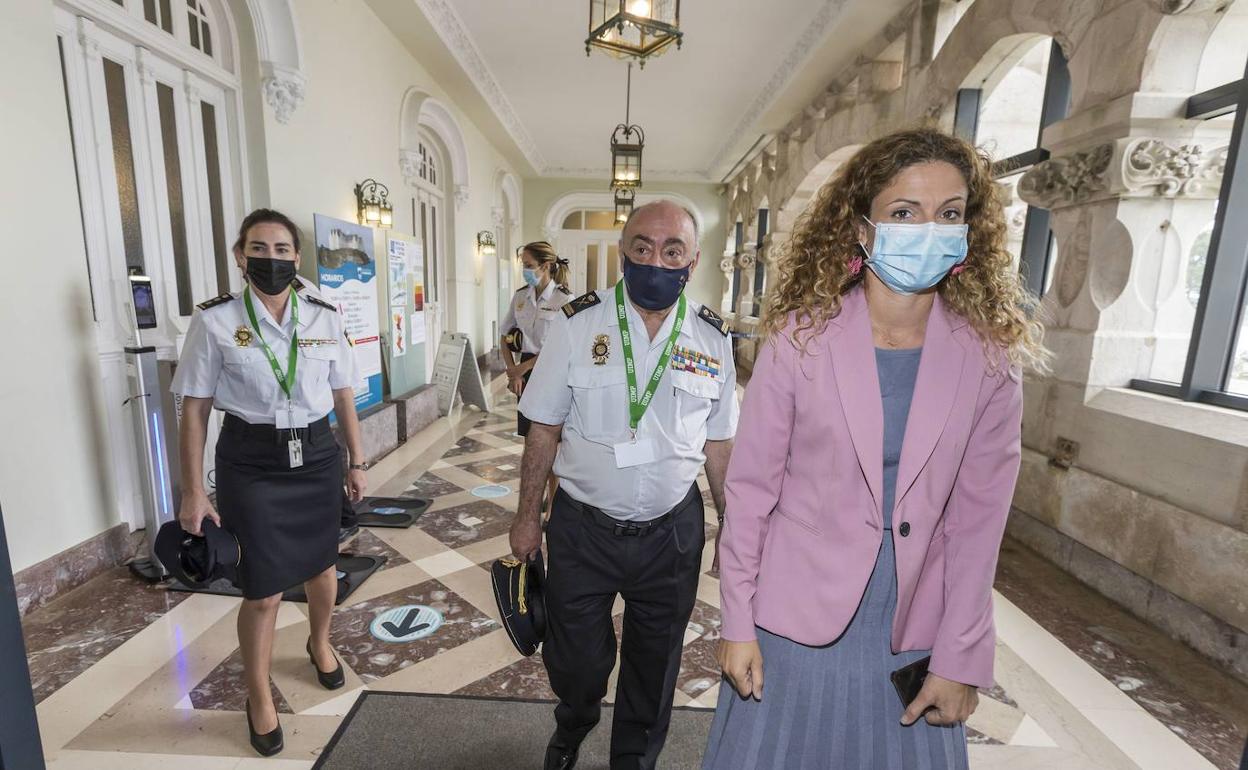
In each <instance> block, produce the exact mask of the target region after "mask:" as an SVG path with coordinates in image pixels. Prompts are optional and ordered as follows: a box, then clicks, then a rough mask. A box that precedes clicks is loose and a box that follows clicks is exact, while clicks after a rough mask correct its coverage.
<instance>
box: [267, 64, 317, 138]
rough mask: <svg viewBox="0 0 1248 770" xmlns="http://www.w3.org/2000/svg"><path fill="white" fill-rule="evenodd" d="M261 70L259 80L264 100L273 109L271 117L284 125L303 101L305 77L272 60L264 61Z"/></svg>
mask: <svg viewBox="0 0 1248 770" xmlns="http://www.w3.org/2000/svg"><path fill="white" fill-rule="evenodd" d="M261 72H263V73H264V75H263V80H262V81H261V82H262V83H263V87H264V100H265V101H266V102H268V105H269V107H271V108H272V109H273V117H274V118H275V119H276V120H277V122H278V123H281V124H283V125H285V124H286V123H288V122H290V116H291V115H293V114H294V113H295V110H296V109H298V108H299V105H300V104H302V103H303V96H304V89H305V87H306V85H307V79H306V78H304V76H303V73H302V72H300V71H298V70H294V69H290V68H288V67H283V66H282V65H280V64H274V63H273V62H264V63H263V64H262V65H261Z"/></svg>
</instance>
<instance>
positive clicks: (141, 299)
mask: <svg viewBox="0 0 1248 770" xmlns="http://www.w3.org/2000/svg"><path fill="white" fill-rule="evenodd" d="M130 293H131V294H132V295H133V296H134V317H135V320H136V321H137V322H138V324H139V328H140V329H155V328H156V300H155V299H154V298H153V297H152V279H151V278H148V277H146V276H140V275H132V276H130Z"/></svg>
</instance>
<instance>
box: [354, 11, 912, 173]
mask: <svg viewBox="0 0 1248 770" xmlns="http://www.w3.org/2000/svg"><path fill="white" fill-rule="evenodd" d="M369 1H370V5H372V6H373V8H374V9H375V10H376V11H377V12H378V15H379V16H381V17H382V19H383V21H387V22H388V23H390V26H391V29H392V30H393V31H395V33H396V35H398V36H399V37H400V39H401V40H404V42H405V43H406V44H407V45H408V47H409V48H410V49H412V50H413V51H414V52H415V51H417V50H419V51H420V57H421V59H422V62H423V61H429V60H430V59H433V60H434V61H433V62H432V63H431V64H430V67H429V68H430V71H431V74H432V75H434V76H435V77H439V78H440V79H441V77H446V78H448V79H449V80H451V81H459V82H460V83H463V82H464V81H468V82H470V83H471V86H472V89H473V90H474V91H475V93H474V94H473V97H474V98H473V100H472V101H473V102H474V103H473V104H471V105H468V106H465V111H466V112H468V113H469V117H471V118H472V119H473V120H474V122H477V123H478V125H482V123H483V122H484V123H486V124H488V125H485V126H484V127H483V131H484V132H485V133H486V135H487V136H489V137H490V138H491V139H492V140H494V141H496V143H497V139H496V136H498V135H499V134H500V133H501V134H502V135H504V136H505V137H506V141H505V142H504V144H505V145H507V149H506V150H505V152H506V154H508V155H509V156H511V157H513V158H515V159H516V160H520V157H522V158H523V163H519V164H518V167H519V168H523V169H528V170H529V171H531V173H525V174H524V175H525V176H532V175H536V176H542V177H605V176H606V175H607V173H608V165H609V160H610V153H609V150H608V142H609V138H610V134H611V131H612V129H613V128H614V127H615V126H616V124H617V123H621V122H623V121H624V115H625V112H624V107H625V81H626V72H627V65H626V63H625V62H624V61H622V60H619V59H616V58H613V57H611V56H609V55H607V54H606V53H604V52H602V51H599V50H597V49H595V50H594V52H593V53H592V55H590V56H588V57H587V56H586V55H585V46H584V39H585V36H586V28H587V26H588V13H589V11H588V3H587V2H585V0H524V2H515V1H513V2H495V1H491V0H461V1H459V2H453V0H406V3H408V4H409V5H407V8H406V9H401V6H402V5H403V4H404V3H403V0H369ZM413 3H414V4H415V5H418V6H419V8H420V11H421V13H422V15H423V17H424V18H422V19H419V20H417V19H414V18H412V17H411V15H410V13H402V14H400V13H399V11H400V10H404V11H410V10H412V8H411V5H410V4H413ZM905 5H906V0H766V2H763V1H762V0H685V1H684V2H683V3H681V28H682V30H684V32H685V39H684V45H683V47H682V48H681V49H680V50H676V49H675V48H674V47H673V48H670V49H669V51H668V52H667V53H665V54H664V55H662V56H660V57H658V58H655V59H651V60H650V61H649V62H647V64H646V66H645V68H644V69H638V68H637V67H636V66H634V69H633V75H632V108H631V120H632V122H634V123H638V124H640V125H641V126H642V127H643V129H644V130H645V132H646V149H645V156H644V163H643V168H644V176H645V178H646V179H652V180H659V181H688V182H718V181H720V180H721V179H722V178H723V176H724V175H725V174H726V173H727V172H728V171H729V170H730V169H731V168H732V167H733V166H734V165H735V164H736V163H737V161H738V160H740V159H741V157H742V155H743V154H744V153H746V152H747V151H749V150H750V149H751V147H753V146H754V145H755V144H756V143H757V142H758V140H759V137H760V136H761V135H764V134H766V133H767V132H770V131H774V130H777V129H778V128H780V127H781V126H783V125H784V123H785V122H787V120H788V119H789V118H790V117H791V116H792V114H793V113H794V112H795V110H796V109H800V106H801V105H803V104H805V103H806V102H807V101H809V100H810V99H811V98H812V97H813V96H814V95H815V94H816V93H818V91H819V89H820V88H822V87H823V86H824V85H825V84H826V83H827V82H828V81H830V80H831V79H832V77H833V76H834V75H835V73H836V72H837V71H838V69H837V68H838V67H839V66H846V65H848V64H850V63H852V61H853V57H854V55H855V54H856V53H857V48H856V45H853V44H852V43H857V44H861V42H863V41H865V40H866V39H867V38H869V37H870V36H871V35H872V34H874V33H875V32H877V31H878V30H879V29H881V28H883V26H884V25H885V23H886V22H887V21H888V20H889V18H890V17H891V16H892V15H893V14H895V13H896V12H897V11H898V10H900V9H901V8H902V7H904V6H905ZM400 16H402V17H404V18H405V20H406V22H407V23H406V24H400V23H399V22H400V18H399V17H400ZM431 33H432V34H431ZM434 35H436V42H437V43H438V45H433V46H431V45H430V43H432V42H434V41H433V40H432V39H431V38H433V37H434ZM405 37H406V39H405ZM450 59H453V60H454V62H455V64H456V65H457V67H451V66H450V65H449V60H450ZM439 61H440V62H441V63H439ZM456 69H457V70H458V71H455V70H456ZM444 85H446V84H444ZM453 85H455V83H454V82H452V83H451V86H452V87H448V90H451V91H452V92H453V93H454V92H456V90H457V89H454V88H453ZM516 155H519V156H520V157H515V156H516Z"/></svg>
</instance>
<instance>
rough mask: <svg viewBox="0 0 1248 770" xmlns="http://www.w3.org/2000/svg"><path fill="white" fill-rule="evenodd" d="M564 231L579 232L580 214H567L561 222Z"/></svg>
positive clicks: (577, 212)
mask: <svg viewBox="0 0 1248 770" xmlns="http://www.w3.org/2000/svg"><path fill="white" fill-rule="evenodd" d="M563 229H564V230H580V229H581V212H579V211H573V212H572V213H571V214H568V217H567V219H565V220H563Z"/></svg>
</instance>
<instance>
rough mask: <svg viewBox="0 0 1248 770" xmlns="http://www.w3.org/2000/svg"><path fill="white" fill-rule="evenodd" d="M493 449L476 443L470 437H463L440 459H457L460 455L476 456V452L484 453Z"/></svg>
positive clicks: (487, 445)
mask: <svg viewBox="0 0 1248 770" xmlns="http://www.w3.org/2000/svg"><path fill="white" fill-rule="evenodd" d="M493 448H494V447H492V446H490V445H489V444H482V443H481V442H480V441H477V440H476V439H474V438H472V437H470V436H464V437H463V438H461V439H460V440H459V441H456V442H455V445H454V446H453V447H451V449H450V450H448V451H447V452H445V453H443V455H442V459H444V460H445V459H446V458H448V457H459V456H460V455H471V454H476V453H477V452H486V451H489V450H491V449H493Z"/></svg>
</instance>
